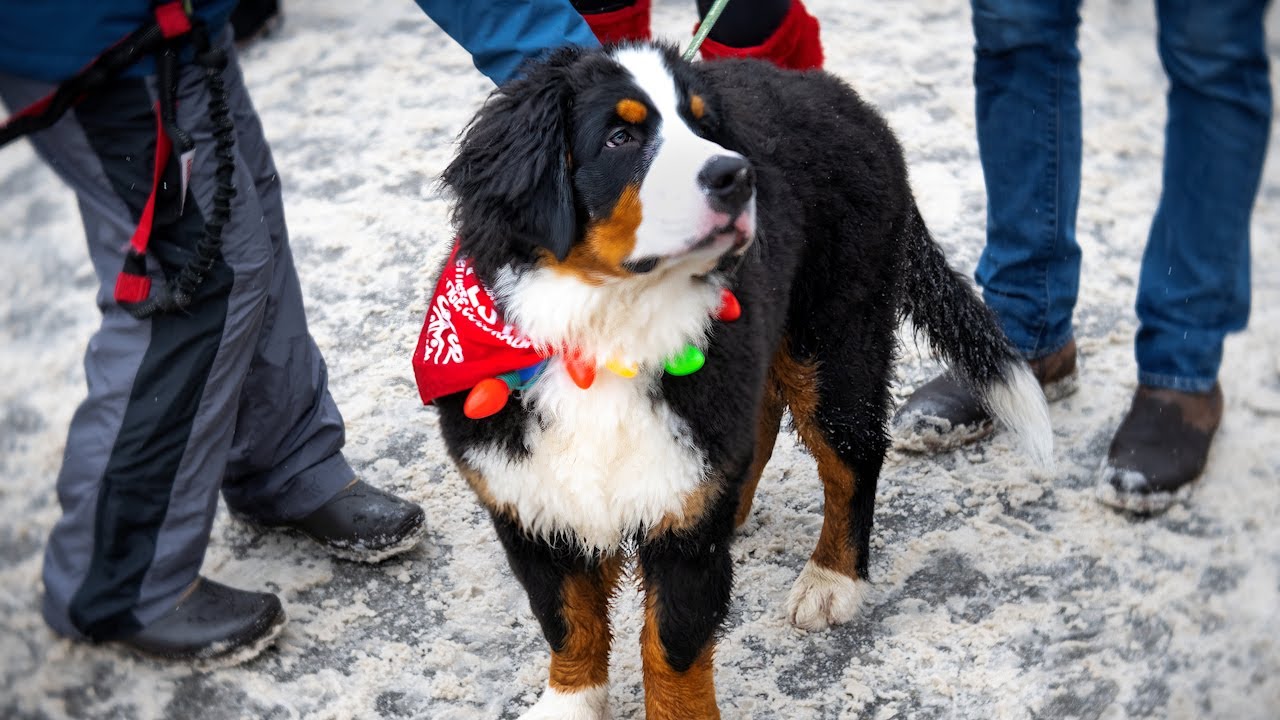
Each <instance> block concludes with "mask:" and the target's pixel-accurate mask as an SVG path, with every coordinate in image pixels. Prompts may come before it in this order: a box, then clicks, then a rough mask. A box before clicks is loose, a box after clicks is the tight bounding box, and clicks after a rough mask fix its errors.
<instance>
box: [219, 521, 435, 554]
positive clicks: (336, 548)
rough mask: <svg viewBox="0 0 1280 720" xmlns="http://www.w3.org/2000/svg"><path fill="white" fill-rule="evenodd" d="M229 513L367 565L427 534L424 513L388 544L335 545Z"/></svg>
mask: <svg viewBox="0 0 1280 720" xmlns="http://www.w3.org/2000/svg"><path fill="white" fill-rule="evenodd" d="M230 515H231V519H232V520H235V521H236V522H238V523H240V524H241V525H244V526H245V527H247V528H250V529H252V530H254V531H257V532H259V533H261V532H268V531H271V532H283V533H287V534H289V535H294V536H296V537H304V538H306V539H308V540H310V541H311V542H313V543H315V544H316V545H318V546H319V547H320V549H321V550H324V551H325V553H327V554H328V555H331V556H333V557H336V558H338V559H339V560H349V561H351V562H358V563H366V564H369V565H374V564H377V563H380V562H382V561H383V560H387V559H390V558H393V557H395V556H396V555H400V554H402V553H405V552H408V551H409V550H412V549H413V548H414V547H415V546H417V544H418V543H419V542H421V541H422V538H423V537H425V536H426V534H427V521H426V516H425V515H424V516H423V517H422V518H420V519H419V520H418V522H417V524H415V525H413V526H412V527H410V528H409V529H408V530H406V531H405V532H404V534H403V535H402V536H401V538H400V539H399V540H396V541H394V542H392V543H391V544H389V545H384V546H381V547H376V548H368V547H361V546H359V545H355V544H352V545H335V544H334V543H333V542H331V541H327V540H321V539H319V538H316V537H313V536H311V535H308V534H307V533H305V532H303V531H301V530H295V529H294V528H291V527H289V526H287V525H265V524H262V523H259V522H255V521H254V520H253V519H251V518H247V517H245V516H243V515H241V514H239V513H237V512H234V511H232V512H231V513H230Z"/></svg>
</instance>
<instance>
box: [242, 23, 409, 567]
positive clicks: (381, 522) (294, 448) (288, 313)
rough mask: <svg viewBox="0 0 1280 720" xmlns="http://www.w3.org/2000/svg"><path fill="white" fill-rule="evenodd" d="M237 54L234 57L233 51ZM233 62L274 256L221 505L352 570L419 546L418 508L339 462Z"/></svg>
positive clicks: (330, 413) (337, 437) (245, 149)
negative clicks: (294, 535) (299, 536)
mask: <svg viewBox="0 0 1280 720" xmlns="http://www.w3.org/2000/svg"><path fill="white" fill-rule="evenodd" d="M227 49H228V52H229V53H230V48H229V47H228V48H227ZM230 55H231V57H230V60H229V62H228V64H227V68H226V70H225V71H224V75H225V76H227V77H228V78H234V81H233V82H228V87H229V88H230V90H231V92H230V106H231V107H230V110H231V116H232V120H233V122H234V124H235V128H236V148H237V154H238V156H239V157H240V158H241V160H240V162H241V163H242V165H243V167H244V169H245V170H246V172H247V173H248V174H249V176H251V177H252V178H253V183H252V184H251V185H247V186H244V187H243V191H244V192H251V193H255V194H256V196H257V198H258V203H259V206H260V208H261V210H262V225H263V227H264V228H265V229H266V232H267V236H268V238H269V241H270V252H271V254H272V268H273V270H272V274H271V277H270V280H269V283H270V284H269V288H268V291H267V306H266V309H265V313H264V319H263V323H262V330H261V332H260V333H259V334H258V338H257V344H256V346H255V347H254V349H253V357H252V360H251V362H250V364H249V373H248V375H247V377H246V378H245V381H244V386H243V388H242V389H241V390H240V398H239V404H240V408H239V412H238V413H237V416H236V426H235V435H234V439H233V441H232V446H231V450H230V459H229V462H228V465H227V471H226V476H225V478H224V480H223V496H224V497H225V498H226V501H227V505H228V507H229V508H230V509H231V510H232V511H233V512H235V513H236V514H237V515H238V516H240V517H242V518H245V519H247V520H249V521H252V522H256V523H259V524H264V525H270V526H283V527H291V528H294V529H297V530H301V531H302V532H304V533H306V534H307V535H309V536H310V537H311V538H312V539H314V540H316V541H317V542H319V543H320V544H321V545H322V546H324V548H325V549H326V550H328V551H329V552H331V553H333V554H335V555H338V556H339V557H342V558H345V559H349V560H360V561H363V562H377V561H380V560H383V559H386V558H388V557H391V556H392V555H395V554H398V553H400V552H403V551H404V550H407V549H409V548H411V547H413V546H414V545H415V544H417V542H418V540H419V539H420V537H421V535H422V533H423V530H424V523H423V521H424V514H423V511H422V509H421V508H420V507H418V506H417V505H415V504H413V503H409V502H406V501H404V500H401V499H400V498H397V497H395V496H393V495H390V494H389V493H385V492H382V491H380V490H377V489H376V488H373V487H371V486H369V485H368V484H366V483H363V482H356V481H355V471H354V470H352V468H351V466H350V465H349V464H348V463H347V461H346V459H345V458H344V457H343V455H342V446H343V443H344V441H345V428H344V425H343V421H342V415H341V414H340V413H339V411H338V407H337V404H336V403H335V402H334V400H333V397H332V396H331V395H330V393H329V387H328V369H327V367H326V365H325V362H324V358H323V356H322V355H321V353H320V349H319V348H318V347H317V346H316V343H315V340H313V339H312V337H311V334H310V333H309V332H308V330H307V320H306V314H305V310H304V308H303V303H302V290H301V287H300V285H299V281H298V273H297V270H296V268H295V266H294V262H293V253H292V250H291V249H290V247H289V237H288V229H287V226H286V224H285V217H284V202H283V199H282V196H281V184H280V176H279V173H278V172H277V171H276V167H275V162H274V160H273V158H272V155H271V148H270V147H268V145H267V141H266V138H265V137H264V135H263V132H262V124H261V121H260V120H259V118H258V115H257V113H256V112H255V111H254V109H253V104H252V101H251V100H250V98H249V96H248V93H247V92H246V91H245V89H244V85H243V81H242V80H241V79H240V68H239V66H238V64H237V62H236V58H235V57H234V53H230Z"/></svg>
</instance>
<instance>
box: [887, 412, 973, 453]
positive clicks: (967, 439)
mask: <svg viewBox="0 0 1280 720" xmlns="http://www.w3.org/2000/svg"><path fill="white" fill-rule="evenodd" d="M995 429H996V427H995V423H993V422H992V421H990V420H987V421H985V422H980V423H977V424H975V425H952V424H951V422H950V421H948V420H947V419H946V418H940V417H933V416H925V417H919V418H916V421H915V422H914V423H913V424H912V425H911V427H910V428H908V429H904V430H899V431H898V432H896V433H894V437H893V446H894V447H895V448H896V449H898V450H906V451H909V452H916V453H939V452H947V451H949V450H955V449H956V448H959V447H961V446H963V445H968V444H969V443H972V442H976V441H978V440H981V439H982V438H984V437H987V436H988V435H990V434H991V433H993V432H995Z"/></svg>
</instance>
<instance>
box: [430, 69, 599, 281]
mask: <svg viewBox="0 0 1280 720" xmlns="http://www.w3.org/2000/svg"><path fill="white" fill-rule="evenodd" d="M581 53H582V51H581V50H580V49H576V48H565V49H562V50H558V51H556V52H555V53H552V54H551V55H550V56H549V57H548V58H547V59H546V60H544V61H542V62H538V63H532V64H529V65H526V66H525V67H524V71H525V72H524V74H523V75H522V76H520V77H518V78H516V79H514V80H511V81H509V82H507V83H505V84H504V85H503V86H502V87H500V88H498V89H497V90H495V91H494V93H493V94H492V95H491V96H490V97H489V100H488V101H487V102H486V103H485V105H484V107H483V108H481V109H480V112H479V113H478V114H477V115H476V117H475V119H474V120H472V121H471V124H470V125H469V126H468V127H467V129H466V130H465V133H464V136H463V138H462V144H461V147H460V148H459V149H458V154H457V156H456V157H455V158H454V159H453V162H451V163H449V166H448V167H447V168H445V171H444V174H443V175H442V177H441V181H442V182H443V183H444V185H445V186H447V187H448V188H449V189H450V190H452V192H453V194H454V197H455V199H456V203H455V205H454V208H453V222H454V225H455V226H456V228H457V231H458V234H459V236H460V239H461V243H462V252H463V253H465V254H466V255H468V256H469V257H471V258H472V260H473V261H474V262H475V264H476V267H477V269H480V268H493V269H496V268H497V267H499V266H501V265H503V264H506V263H507V262H510V261H511V259H512V257H513V254H514V256H515V257H516V258H519V259H522V260H532V259H534V258H535V256H536V254H537V251H538V250H539V249H546V250H548V251H550V252H551V253H552V254H553V255H555V257H556V258H557V259H559V260H563V259H564V257H565V256H566V255H568V253H569V249H570V247H571V246H572V245H573V243H574V240H575V239H576V236H577V233H578V231H579V227H578V218H577V212H576V210H575V204H574V199H573V190H572V185H571V182H570V177H569V157H568V155H569V137H568V133H569V128H568V124H569V120H568V117H569V80H568V68H569V65H570V64H572V62H573V61H574V60H575V59H576V58H577V57H578V56H579V55H580V54H581Z"/></svg>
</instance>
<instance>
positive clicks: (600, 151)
mask: <svg viewBox="0 0 1280 720" xmlns="http://www.w3.org/2000/svg"><path fill="white" fill-rule="evenodd" d="M718 122H719V118H718V116H717V104H716V100H715V97H714V96H713V95H712V93H711V91H710V89H709V88H707V87H705V86H704V83H703V81H702V79H701V77H700V74H699V73H698V71H697V69H696V67H695V66H693V65H691V64H689V63H686V62H684V61H682V60H680V58H679V57H678V55H677V54H676V52H675V50H674V49H672V48H668V47H662V46H658V45H649V44H645V45H634V46H621V47H614V48H610V49H606V50H582V49H576V48H568V49H564V50H560V51H558V52H556V53H555V54H553V55H552V56H550V57H549V58H548V59H547V60H546V61H544V62H541V63H538V64H535V65H532V66H530V67H528V68H527V72H526V74H525V75H524V76H522V77H520V78H518V79H516V80H513V81H511V82H509V83H507V84H505V85H504V86H503V87H501V88H500V89H498V90H497V91H495V93H494V94H493V96H491V97H490V99H489V101H488V102H487V103H486V104H485V106H484V108H483V109H482V110H481V111H480V112H479V114H478V115H477V116H476V118H475V120H474V121H473V122H472V123H471V125H470V127H469V128H468V129H467V131H466V133H465V135H464V137H463V140H462V144H461V147H460V149H459V151H458V154H457V157H456V158H455V159H454V161H453V162H452V163H451V164H450V165H449V167H448V168H447V169H446V170H445V172H444V176H443V182H444V183H445V185H447V186H448V187H449V188H450V189H451V190H452V191H453V193H454V194H455V196H456V198H457V203H456V205H455V207H454V218H453V219H454V222H455V224H456V226H457V230H458V233H459V236H460V237H461V242H462V251H463V253H464V254H466V255H468V256H470V257H471V258H472V259H473V261H474V262H475V265H476V268H477V270H480V271H481V272H482V275H486V274H487V275H489V276H490V277H492V274H491V273H492V272H493V271H496V270H497V269H498V268H501V267H503V266H505V265H510V264H512V263H517V264H538V265H544V266H549V267H552V268H554V269H556V270H562V271H564V272H566V273H569V274H572V275H575V276H577V277H578V278H580V279H582V280H583V281H585V282H588V283H592V284H601V283H608V282H617V281H625V280H626V279H628V278H633V277H635V276H637V275H646V274H649V273H652V272H654V271H660V272H666V271H676V272H680V273H683V272H685V271H686V270H687V271H688V273H689V274H700V273H705V272H707V271H709V270H710V269H711V268H713V267H714V266H715V265H716V264H717V262H718V261H719V260H720V259H721V258H722V257H723V256H725V255H727V254H730V253H741V252H743V251H744V250H745V249H746V247H747V245H748V244H749V243H750V242H751V239H752V237H753V235H754V232H755V176H754V172H753V170H752V168H751V165H750V163H748V162H747V160H746V159H745V158H743V157H742V156H741V155H739V154H738V153H736V152H732V151H730V150H727V149H725V148H724V147H722V146H721V145H719V144H717V143H716V142H714V141H713V140H712V139H711V138H713V137H715V136H716V130H717V126H718Z"/></svg>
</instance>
